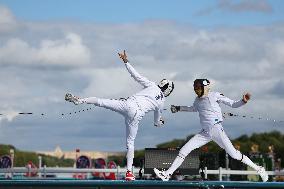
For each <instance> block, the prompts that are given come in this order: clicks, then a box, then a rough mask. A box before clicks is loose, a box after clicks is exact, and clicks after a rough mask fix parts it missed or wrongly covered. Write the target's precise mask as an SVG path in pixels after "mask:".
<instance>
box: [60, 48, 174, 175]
mask: <svg viewBox="0 0 284 189" xmlns="http://www.w3.org/2000/svg"><path fill="white" fill-rule="evenodd" d="M118 55H119V57H120V58H121V59H122V61H123V62H124V63H125V67H126V69H127V71H128V72H129V73H130V75H131V76H132V77H133V78H134V80H135V81H137V82H138V83H140V84H141V85H142V86H143V88H144V89H143V90H141V91H140V92H138V93H136V94H134V95H132V96H131V97H128V98H126V99H119V100H116V99H103V98H98V97H89V98H78V97H76V96H74V95H72V94H66V95H65V100H66V101H69V102H73V103H74V104H76V105H77V104H82V103H88V104H94V105H96V106H99V107H103V108H106V109H110V110H112V111H115V112H118V113H120V114H121V115H123V116H124V117H125V125H126V147H127V154H126V158H127V170H128V171H127V173H126V176H125V179H126V180H135V177H134V174H133V173H132V172H131V170H132V164H133V158H134V140H135V137H136V134H137V131H138V125H139V121H140V120H141V119H142V118H143V116H144V115H145V113H147V112H149V111H154V126H157V127H160V126H162V125H163V124H164V121H163V119H162V117H161V115H162V110H163V106H164V102H165V97H167V96H169V95H170V94H171V92H172V91H173V89H174V84H173V82H172V81H170V80H167V79H163V80H161V81H160V83H159V84H158V85H157V84H155V83H154V82H152V81H150V80H148V79H147V78H146V77H143V76H142V75H140V74H139V73H138V72H137V71H136V70H135V69H134V68H133V67H132V65H131V64H130V63H129V62H128V60H127V55H126V53H125V51H124V52H123V53H118Z"/></svg>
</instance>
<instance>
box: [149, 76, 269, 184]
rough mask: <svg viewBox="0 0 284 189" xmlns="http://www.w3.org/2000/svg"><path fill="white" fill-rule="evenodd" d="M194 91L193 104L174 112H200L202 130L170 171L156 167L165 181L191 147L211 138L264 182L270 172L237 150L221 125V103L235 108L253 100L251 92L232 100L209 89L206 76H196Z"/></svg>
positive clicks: (173, 109)
mask: <svg viewBox="0 0 284 189" xmlns="http://www.w3.org/2000/svg"><path fill="white" fill-rule="evenodd" d="M194 91H195V93H196V94H197V97H196V99H195V101H194V103H193V105H192V106H174V105H172V106H171V111H172V112H173V113H176V112H178V111H185V112H198V113H199V118H200V124H201V127H202V129H201V131H200V132H199V133H198V134H196V135H195V136H193V137H192V138H191V139H190V140H189V141H188V142H187V143H186V144H185V145H184V146H183V147H182V148H181V149H180V151H179V154H178V156H177V157H176V159H175V160H174V162H173V163H172V165H171V167H170V168H169V169H168V170H167V171H159V170H158V169H156V168H155V169H154V171H155V173H156V174H157V176H158V177H160V178H161V179H162V180H164V181H167V180H169V178H170V175H172V174H173V172H174V171H175V170H176V169H177V168H178V167H179V166H180V165H181V164H182V162H183V161H184V159H185V157H186V156H187V155H188V154H189V153H190V152H191V151H192V150H194V149H196V148H199V147H201V146H203V145H205V144H207V143H208V142H210V141H214V142H216V143H217V144H218V145H219V146H220V147H221V148H223V149H225V150H226V152H227V153H228V154H229V155H230V156H231V157H232V158H234V159H237V160H240V161H241V162H243V163H245V164H247V165H248V166H250V167H252V168H253V169H255V170H256V171H257V172H258V174H259V175H260V176H261V178H262V180H263V182H266V181H267V179H268V175H267V173H266V172H265V169H264V168H263V167H261V166H258V165H256V164H255V163H253V162H252V161H251V160H250V159H249V158H248V157H247V156H245V155H244V154H242V153H241V152H240V151H238V150H236V149H235V147H234V146H233V144H232V143H231V141H230V139H229V138H228V136H227V134H226V133H225V131H224V129H223V127H222V122H223V116H222V112H221V108H220V106H219V104H220V103H222V104H225V105H228V106H230V107H232V108H238V107H241V106H243V105H244V104H246V103H247V101H248V100H249V99H250V94H249V93H246V94H245V95H243V98H242V99H241V100H238V101H234V100H231V99H229V98H227V97H225V96H224V95H223V94H221V93H218V92H210V82H209V80H207V79H196V80H195V81H194Z"/></svg>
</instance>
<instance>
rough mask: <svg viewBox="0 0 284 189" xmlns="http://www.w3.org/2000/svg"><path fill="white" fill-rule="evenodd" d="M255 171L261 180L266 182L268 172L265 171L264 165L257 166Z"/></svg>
mask: <svg viewBox="0 0 284 189" xmlns="http://www.w3.org/2000/svg"><path fill="white" fill-rule="evenodd" d="M257 173H258V174H259V175H260V177H261V179H262V182H266V181H267V180H268V174H267V173H266V171H265V169H264V167H261V166H260V167H259V169H258V170H257Z"/></svg>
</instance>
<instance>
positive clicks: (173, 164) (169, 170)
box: [166, 155, 184, 175]
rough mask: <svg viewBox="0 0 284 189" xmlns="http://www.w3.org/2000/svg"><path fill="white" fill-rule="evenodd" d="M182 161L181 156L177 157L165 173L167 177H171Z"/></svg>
mask: <svg viewBox="0 0 284 189" xmlns="http://www.w3.org/2000/svg"><path fill="white" fill-rule="evenodd" d="M183 161H184V158H183V157H181V156H179V155H178V156H177V157H176V159H175V160H174V162H173V163H172V165H171V167H170V168H169V169H168V170H167V171H166V174H167V175H172V174H173V172H174V171H175V170H176V169H177V168H179V166H181V164H182V162H183Z"/></svg>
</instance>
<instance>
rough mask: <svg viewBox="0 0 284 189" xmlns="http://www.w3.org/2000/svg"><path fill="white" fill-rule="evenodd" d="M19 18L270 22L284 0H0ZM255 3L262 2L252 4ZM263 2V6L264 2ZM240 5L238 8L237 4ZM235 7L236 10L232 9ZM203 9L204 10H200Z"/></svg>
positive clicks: (278, 17) (213, 23) (200, 23)
mask: <svg viewBox="0 0 284 189" xmlns="http://www.w3.org/2000/svg"><path fill="white" fill-rule="evenodd" d="M0 3H1V4H2V5H5V6H7V7H9V8H10V9H11V10H12V11H13V13H14V14H15V15H16V16H17V17H18V18H20V19H25V20H32V21H40V20H62V19H63V20H64V19H66V20H79V21H83V22H101V23H105V22H107V23H128V22H143V21H144V20H156V19H158V20H159V19H160V20H172V21H176V22H182V23H189V24H194V25H197V26H216V25H217V26H218V25H229V26H231V25H233V26H234V25H247V24H270V23H273V22H278V21H280V22H281V21H283V17H284V13H283V6H284V2H283V1H281V0H271V1H263V0H261V1H254V0H249V1H246V4H247V5H246V6H245V5H244V6H243V7H242V6H239V5H240V4H242V3H243V1H239V0H237V1H231V0H230V1H227V0H224V1H222V0H221V1H218V0H217V1H216V0H207V1H205V0H202V1H193V0H178V1H163V0H155V1H151V0H144V1H133V0H122V1H115V0H106V1H98V0H83V1H68V0H48V1H37V0H25V1H19V0H1V1H0ZM253 4H259V5H258V6H255V7H253V6H252V5H253ZM261 4H263V6H261ZM238 6H239V9H237V7H238ZM232 10H234V11H232ZM200 12H203V14H200Z"/></svg>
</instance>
